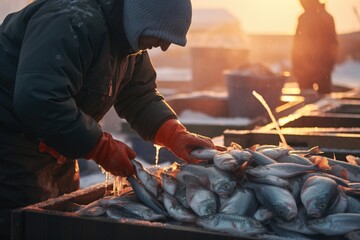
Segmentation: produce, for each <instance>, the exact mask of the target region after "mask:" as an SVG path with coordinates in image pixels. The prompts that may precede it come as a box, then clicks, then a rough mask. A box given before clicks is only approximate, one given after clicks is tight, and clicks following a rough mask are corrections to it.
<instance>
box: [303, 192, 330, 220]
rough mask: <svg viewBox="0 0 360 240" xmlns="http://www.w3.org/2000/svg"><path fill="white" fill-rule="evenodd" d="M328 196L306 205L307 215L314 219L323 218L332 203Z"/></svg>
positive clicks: (313, 200) (319, 197)
mask: <svg viewBox="0 0 360 240" xmlns="http://www.w3.org/2000/svg"><path fill="white" fill-rule="evenodd" d="M329 200H330V199H329V196H327V194H325V195H323V196H318V197H317V198H314V199H312V200H311V201H309V202H308V203H307V204H305V208H306V212H307V215H308V216H310V217H314V218H320V217H322V216H323V215H324V214H325V212H326V210H327V209H328V207H329V204H330V201H329Z"/></svg>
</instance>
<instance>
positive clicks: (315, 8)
mask: <svg viewBox="0 0 360 240" xmlns="http://www.w3.org/2000/svg"><path fill="white" fill-rule="evenodd" d="M300 3H301V6H302V7H303V8H304V12H303V13H302V14H301V15H300V17H299V18H298V25H297V28H296V33H295V36H294V42H293V50H292V70H293V74H294V76H295V78H296V79H297V82H298V84H299V87H300V89H301V90H307V89H314V88H313V86H314V84H316V85H317V89H316V90H317V91H318V93H330V92H331V85H332V83H331V82H332V80H331V73H332V71H333V68H334V65H335V63H336V58H337V52H338V40H337V34H336V30H335V24H334V19H333V17H332V16H331V15H330V14H329V13H328V12H327V11H326V9H325V3H322V2H320V1H319V0H300Z"/></svg>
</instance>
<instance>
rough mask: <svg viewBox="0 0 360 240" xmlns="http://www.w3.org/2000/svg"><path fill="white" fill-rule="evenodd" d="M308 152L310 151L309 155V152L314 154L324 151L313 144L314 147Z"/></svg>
mask: <svg viewBox="0 0 360 240" xmlns="http://www.w3.org/2000/svg"><path fill="white" fill-rule="evenodd" d="M309 153H310V155H311V154H312V155H315V154H323V153H324V152H323V151H321V150H320V149H319V146H315V147H312V148H310V150H309Z"/></svg>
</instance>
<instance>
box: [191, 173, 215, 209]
mask: <svg viewBox="0 0 360 240" xmlns="http://www.w3.org/2000/svg"><path fill="white" fill-rule="evenodd" d="M184 181H185V185H186V200H187V202H188V203H189V206H190V208H191V209H192V210H193V211H194V212H195V213H196V214H197V215H198V216H205V215H209V214H214V213H216V212H217V211H218V207H219V199H218V197H217V196H216V194H215V193H213V192H212V191H210V190H209V189H207V188H205V187H203V186H202V185H201V183H200V181H199V180H198V179H197V178H196V177H194V176H191V175H185V176H184Z"/></svg>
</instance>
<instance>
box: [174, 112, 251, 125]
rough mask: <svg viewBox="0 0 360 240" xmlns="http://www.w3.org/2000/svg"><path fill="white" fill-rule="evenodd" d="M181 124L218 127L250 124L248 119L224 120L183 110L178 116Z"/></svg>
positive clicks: (223, 118)
mask: <svg viewBox="0 0 360 240" xmlns="http://www.w3.org/2000/svg"><path fill="white" fill-rule="evenodd" d="M179 119H180V121H181V122H182V123H184V124H186V123H191V124H204V125H218V126H244V125H249V124H250V123H251V119H249V118H241V117H236V118H225V117H212V116H209V115H206V114H204V113H200V112H194V111H191V110H185V111H183V112H182V113H181V114H180V115H179Z"/></svg>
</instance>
